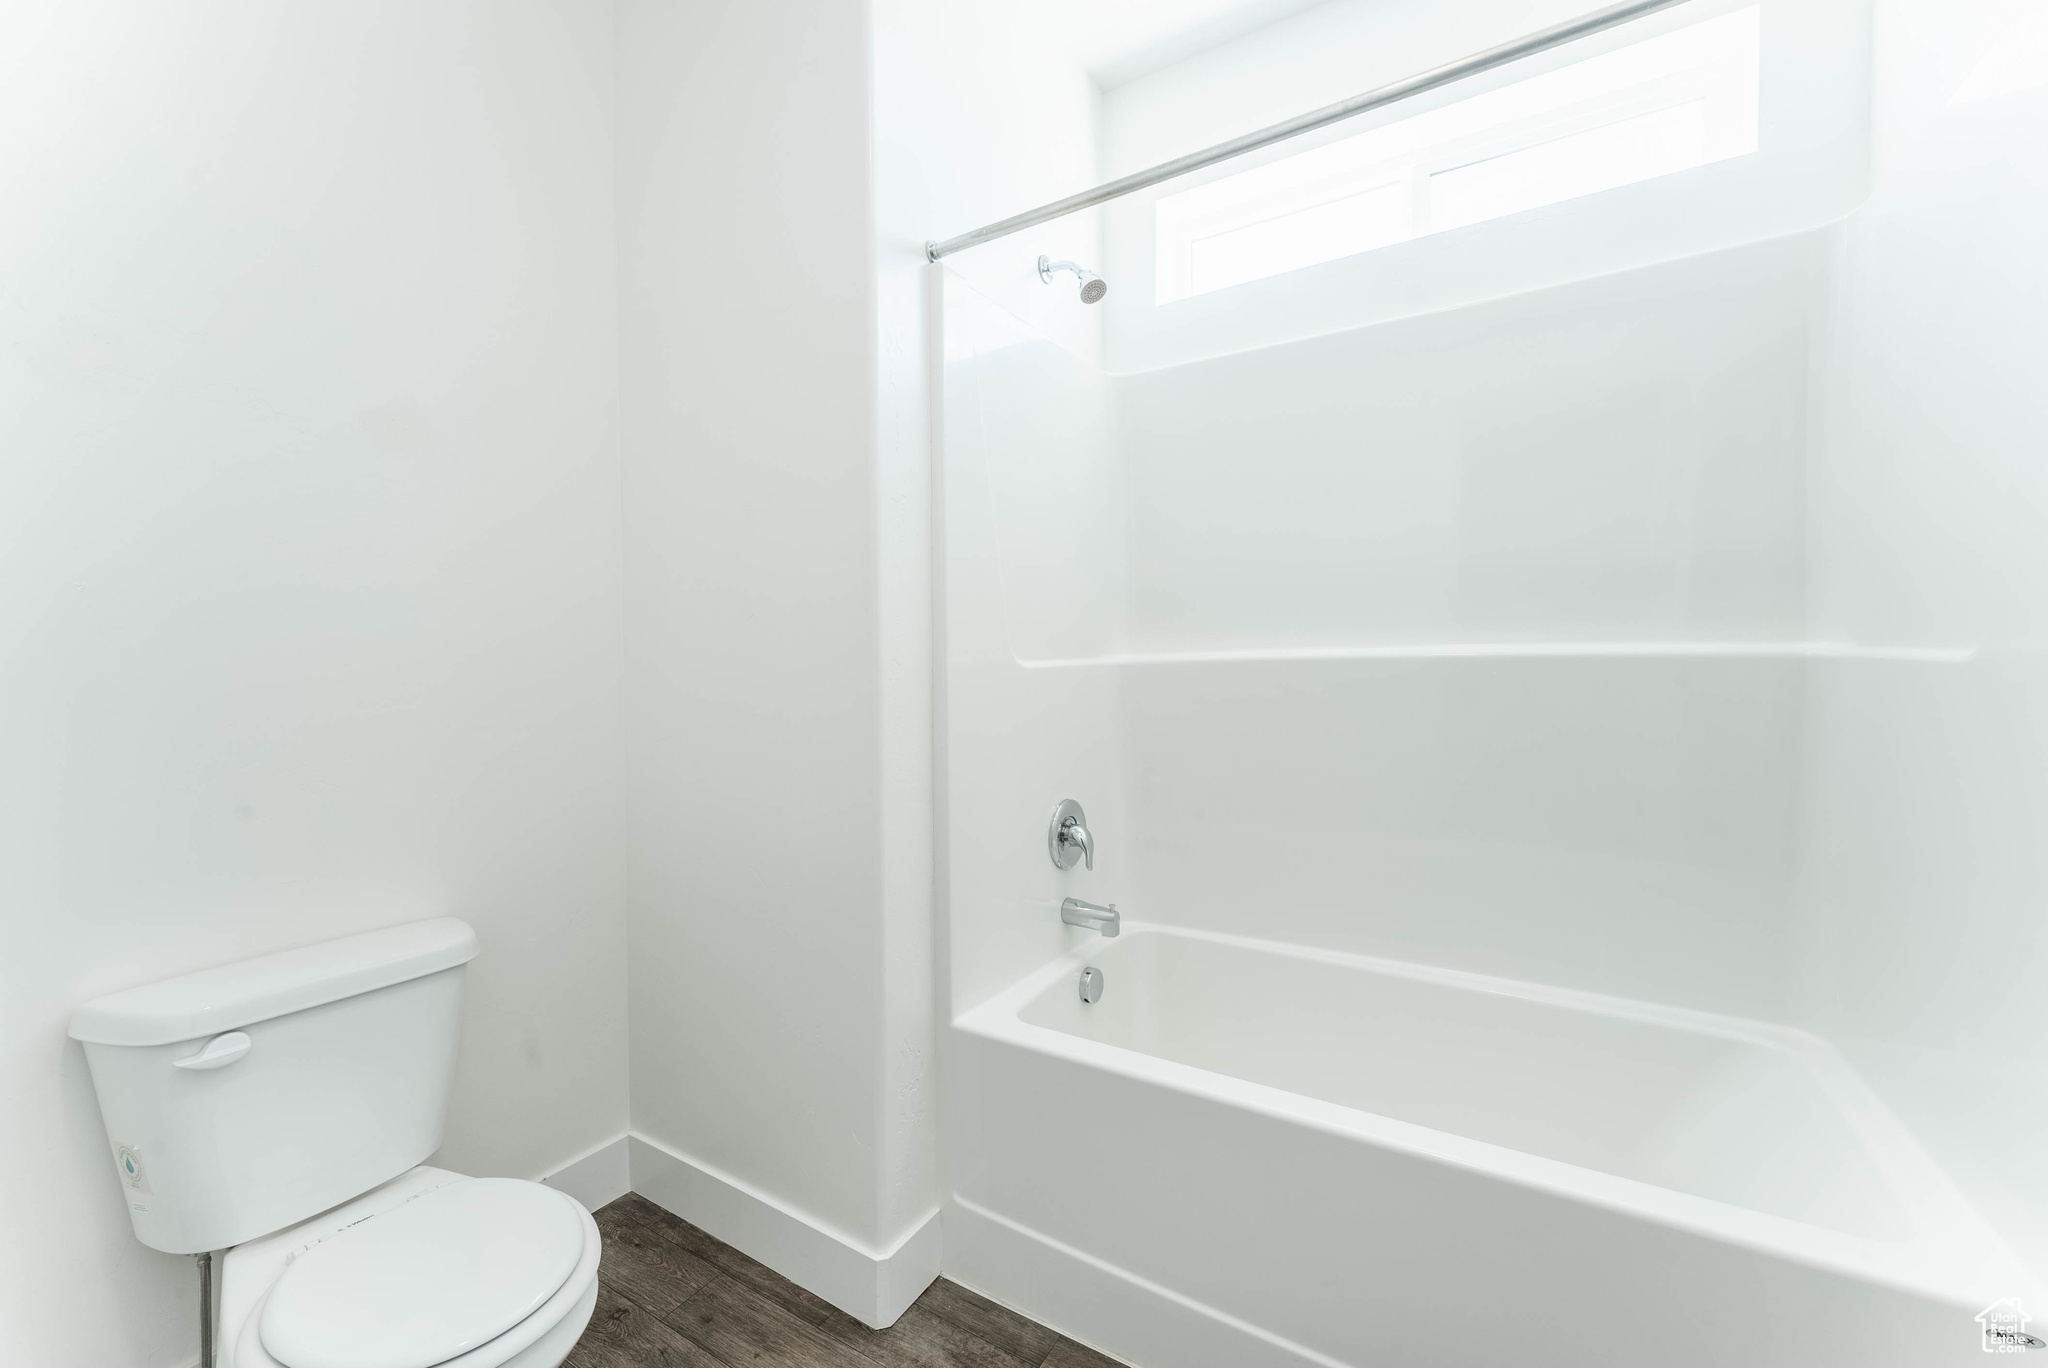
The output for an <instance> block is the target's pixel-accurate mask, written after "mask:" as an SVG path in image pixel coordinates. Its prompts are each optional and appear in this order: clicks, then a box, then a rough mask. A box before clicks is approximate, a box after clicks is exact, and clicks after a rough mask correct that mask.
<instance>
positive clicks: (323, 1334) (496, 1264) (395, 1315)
mask: <svg viewBox="0 0 2048 1368" xmlns="http://www.w3.org/2000/svg"><path fill="white" fill-rule="evenodd" d="M450 1176H452V1175H450ZM599 1252H600V1242H599V1239H598V1233H597V1223H596V1222H595V1221H593V1220H592V1219H591V1218H590V1214H589V1213H588V1212H586V1211H584V1210H583V1208H582V1207H581V1206H580V1205H578V1204H577V1203H576V1202H574V1201H572V1200H571V1199H569V1198H568V1197H566V1196H564V1195H562V1194H561V1193H558V1192H556V1191H554V1190H553V1189H551V1188H546V1187H542V1186H541V1185H540V1184H538V1183H526V1182H520V1181H517V1180H513V1179H502V1178H491V1179H485V1178H471V1179H458V1180H456V1181H454V1182H450V1183H446V1184H443V1185H440V1186H436V1187H432V1188H429V1189H427V1190H426V1191H424V1192H421V1193H419V1194H417V1195H416V1196H414V1197H412V1198H411V1199H409V1200H407V1201H405V1202H404V1203H403V1204H401V1205H399V1206H396V1207H393V1208H390V1209H389V1210H387V1211H383V1212H380V1213H378V1214H377V1215H374V1216H371V1217H367V1218H365V1219H362V1220H360V1221H357V1222H355V1223H353V1224H351V1225H350V1226H349V1227H348V1228H347V1229H345V1230H343V1231H340V1232H338V1233H335V1234H332V1235H330V1236H328V1237H327V1238H326V1239H324V1240H322V1241H320V1242H319V1243H318V1244H317V1245H315V1246H313V1247H310V1248H307V1249H305V1250H304V1251H303V1252H302V1253H301V1254H300V1255H299V1256H297V1257H296V1258H295V1259H294V1260H293V1263H292V1265H291V1266H288V1267H287V1268H286V1269H285V1270H284V1272H283V1274H282V1275H281V1276H279V1277H278V1278H277V1279H276V1281H275V1282H273V1283H272V1284H271V1286H270V1287H269V1288H267V1289H266V1290H265V1291H264V1292H263V1295H262V1298H261V1300H260V1301H258V1302H257V1304H256V1305H255V1306H254V1308H253V1309H252V1310H251V1312H250V1314H249V1316H248V1318H247V1320H246V1321H245V1322H244V1323H243V1325H242V1330H241V1334H240V1335H239V1336H238V1337H237V1340H236V1344H235V1350H234V1357H233V1362H234V1364H235V1368H529V1365H531V1368H553V1366H554V1365H555V1364H558V1363H560V1361H561V1360H562V1358H563V1357H564V1356H566V1355H567V1353H568V1351H569V1349H570V1348H571V1347H572V1346H573V1345H574V1344H575V1342H576V1339H577V1338H578V1337H579V1336H580V1335H581V1334H582V1332H583V1328H584V1326H585V1325H586V1324H587V1323H588V1321H589V1319H590V1314H591V1311H592V1309H593V1308H594V1307H595V1305H596V1301H597V1265H598V1257H599ZM564 1269H566V1270H567V1271H566V1273H565V1272H564V1271H563V1270H564ZM365 1306H372V1307H377V1308H379V1310H378V1311H376V1312H374V1313H372V1314H370V1315H369V1316H368V1317H367V1319H368V1320H369V1322H370V1328H369V1329H368V1330H367V1331H365V1329H364V1328H363V1321H364V1319H365V1316H364V1312H363V1308H364V1307H365ZM351 1313H353V1314H351Z"/></svg>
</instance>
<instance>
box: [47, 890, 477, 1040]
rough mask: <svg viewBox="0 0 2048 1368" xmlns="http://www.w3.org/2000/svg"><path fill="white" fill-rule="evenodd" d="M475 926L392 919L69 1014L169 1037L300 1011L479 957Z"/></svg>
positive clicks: (81, 1033) (88, 1025) (124, 1033)
mask: <svg viewBox="0 0 2048 1368" xmlns="http://www.w3.org/2000/svg"><path fill="white" fill-rule="evenodd" d="M476 953H477V943H476V932H474V931H472V930H470V928H469V923H468V922H464V921H459V920H457V919H456V918H454V917H436V918H434V919H433V920H432V921H421V922H410V923H408V924H406V925H404V926H390V927H386V928H385V929H384V930H382V931H366V932H364V933H363V934H362V935H359V936H343V937H342V938H341V939H339V940H330V941H321V942H320V943H319V944H317V945H302V946H300V947H299V948H298V949H296V950H284V951H280V952H279V953H277V954H275V955H264V956H262V957H261V958H259V959H250V960H241V961H239V962H238V963H235V964H223V965H221V966H220V967H219V968H217V969H201V970H199V971H198V972H197V973H193V974H181V975H179V976H178V977H177V978H173V979H165V980H163V981H162V982H160V983H146V984H144V985H142V986H141V987H140V988H130V989H128V990H127V991H125V992H120V993H113V994H110V995H108V996H106V997H103V998H94V999H93V1000H92V1001H91V1002H88V1003H86V1004H85V1005H84V1006H83V1007H80V1008H79V1009H78V1010H77V1011H76V1012H73V1013H72V1014H71V1038H72V1039H73V1040H82V1041H85V1042H86V1043H88V1044H92V1045H136V1046H142V1045H170V1044H174V1043H176V1042H177V1041H180V1040H191V1039H194V1038H195V1037H198V1036H210V1035H218V1034H219V1033H220V1032H222V1031H232V1030H235V1029H236V1028H237V1027H241V1026H248V1025H251V1024H253V1023H255V1022H258V1021H268V1020H269V1019H270V1018H272V1017H279V1016H283V1015H285V1014H286V1013H287V1012H302V1011H304V1010H305V1009H307V1008H308V1007H318V1006H320V1005H321V1004H322V1003H328V1002H338V1001H340V1000H341V999H342V998H347V997H354V996H356V995H357V994H359V993H367V992H370V991H372V990H373V989H377V988H386V987H389V986H390V985H392V984H394V983H404V982H405V981H406V980H407V979H416V978H423V977H425V976H426V975H428V974H432V973H438V972H439V971H440V970H443V969H452V968H454V967H455V966H456V965H458V964H467V963H469V961H471V960H473V959H475V958H476Z"/></svg>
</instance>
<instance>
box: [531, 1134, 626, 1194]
mask: <svg viewBox="0 0 2048 1368" xmlns="http://www.w3.org/2000/svg"><path fill="white" fill-rule="evenodd" d="M541 1182H543V1183H545V1184H546V1185H547V1186H549V1187H551V1188H553V1189H554V1190H555V1191H557V1192H566V1193H568V1194H569V1195H570V1196H571V1197H574V1198H575V1199H576V1200H577V1201H579V1202H581V1203H583V1206H584V1209H585V1210H587V1211H596V1210H597V1209H598V1208H599V1207H601V1206H604V1205H605V1204H606V1203H608V1202H616V1201H617V1200H618V1199H619V1198H621V1197H623V1196H625V1195H626V1194H627V1193H628V1192H631V1191H632V1190H633V1179H632V1166H631V1161H630V1160H629V1159H628V1157H627V1145H626V1137H625V1136H623V1135H621V1136H620V1137H618V1139H616V1140H607V1141H605V1142H604V1143H603V1144H602V1145H599V1146H598V1147H597V1148H596V1149H594V1150H592V1151H591V1152H590V1153H588V1154H586V1155H584V1156H583V1157H582V1158H580V1159H572V1160H570V1161H569V1162H568V1163H566V1164H564V1165H562V1166H561V1167H560V1168H558V1169H556V1170H555V1171H554V1172H553V1173H550V1174H549V1175H548V1176H547V1177H545V1178H543V1179H541Z"/></svg>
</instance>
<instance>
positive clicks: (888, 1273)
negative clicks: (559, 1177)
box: [626, 1134, 942, 1330]
mask: <svg viewBox="0 0 2048 1368" xmlns="http://www.w3.org/2000/svg"><path fill="white" fill-rule="evenodd" d="M626 1141H627V1146H628V1151H629V1153H630V1155H631V1160H630V1176H631V1179H632V1185H633V1191H635V1192H637V1193H639V1194H640V1195H641V1196H642V1197H645V1198H646V1199H647V1200H648V1201H650V1202H653V1203H654V1204H655V1205H656V1206H659V1207H662V1208H663V1209H665V1210H667V1211H671V1212H673V1213H675V1214H676V1215H678V1216H680V1217H682V1218H683V1219H684V1220H686V1221H688V1222H689V1223H690V1224H692V1225H694V1226H697V1227H699V1228H700V1229H702V1230H705V1231H708V1232H709V1233H711V1234H713V1235H716V1236H717V1237H718V1238H719V1239H721V1240H723V1241H725V1242H726V1243H727V1244H729V1245H731V1246H733V1248H735V1249H738V1250H739V1251H740V1252H742V1253H744V1254H750V1255H752V1256H753V1257H754V1258H756V1259H759V1260H760V1261H761V1262H762V1263H764V1264H767V1265H768V1266H769V1267H770V1268H772V1269H774V1270H775V1271H776V1272H778V1273H780V1274H782V1276H783V1277H785V1278H788V1279H789V1280H790V1281H791V1282H793V1283H796V1284H797V1285H798V1286H799V1287H802V1288H805V1289H806V1290H808V1291H811V1292H814V1293H816V1294H817V1295H818V1296H820V1297H823V1298H824V1299H825V1300H826V1301H828V1302H831V1303H832V1304H833V1305H834V1306H836V1307H838V1308H839V1309H840V1310H841V1311H844V1312H846V1313H847V1314H848V1315H850V1316H852V1317H854V1318H855V1319H856V1320H858V1321H860V1322H861V1323H862V1324H864V1325H868V1326H872V1327H873V1328H875V1329H877V1330H881V1329H885V1328H887V1327H888V1326H890V1325H893V1324H895V1323H896V1318H897V1317H898V1316H900V1315H902V1314H903V1312H904V1311H905V1310H906V1309H907V1308H908V1307H909V1306H910V1304H911V1303H912V1302H914V1301H916V1300H917V1298H918V1296H919V1295H920V1294H921V1293H922V1292H923V1291H924V1290H925V1288H927V1287H929V1286H931V1284H932V1280H933V1279H934V1278H936V1277H938V1276H939V1257H940V1251H941V1247H942V1246H941V1235H940V1221H939V1213H938V1212H937V1211H936V1210H935V1211H933V1212H932V1213H931V1214H930V1215H928V1216H926V1217H925V1218H924V1219H923V1220H922V1221H919V1222H918V1223H917V1224H916V1225H914V1226H912V1227H911V1229H910V1230H909V1231H908V1232H907V1233H906V1234H905V1235H904V1236H903V1237H902V1238H900V1239H898V1240H897V1241H896V1242H895V1243H894V1244H892V1245H890V1246H889V1247H888V1248H886V1249H872V1248H869V1247H868V1246H866V1245H864V1244H862V1243H861V1242H860V1241H858V1240H855V1239H854V1238H853V1237H852V1236H850V1235H847V1234H845V1233H844V1232H842V1231H838V1230H834V1229H833V1228H832V1227H831V1226H829V1225H826V1224H825V1223H824V1222H822V1221H819V1220H817V1219H816V1218H814V1217H811V1216H808V1215H806V1214H805V1213H803V1212H801V1211H798V1210H796V1209H795V1208H794V1207H790V1206H786V1205H784V1204H783V1203H782V1202H780V1201H778V1200H776V1199H775V1198H773V1197H771V1196H769V1195H768V1194H767V1193H765V1192H762V1191H760V1190H759V1189H758V1188H755V1187H753V1186H751V1185H749V1184H747V1183H745V1182H743V1181H741V1180H740V1179H738V1178H735V1177H733V1176H732V1175H730V1174H726V1173H721V1172H719V1171H718V1170H717V1169H714V1168H712V1167H711V1166H710V1165H709V1164H704V1163H700V1162H699V1161H697V1160H695V1159H692V1158H690V1157H688V1156H687V1155H683V1154H679V1153H677V1152H676V1151H675V1150H672V1149H670V1148H668V1147H667V1146H666V1145H663V1144H660V1143H659V1142H657V1141H654V1140H649V1139H647V1138H646V1137H645V1136H642V1135H639V1134H631V1135H628V1136H627V1137H626Z"/></svg>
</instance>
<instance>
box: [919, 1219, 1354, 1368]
mask: <svg viewBox="0 0 2048 1368" xmlns="http://www.w3.org/2000/svg"><path fill="white" fill-rule="evenodd" d="M945 1219H946V1276H947V1277H948V1278H950V1279H952V1280H953V1281H954V1282H957V1283H959V1284H960V1285H961V1286H962V1287H966V1288H968V1289H970V1290H972V1291H975V1292H979V1293H980V1294H981V1295H983V1296H985V1297H987V1298H989V1299H990V1300H991V1301H997V1302H1001V1303H1002V1304H1003V1305H1005V1306H1008V1307H1010V1308H1011V1309H1012V1310H1015V1311H1018V1312H1020V1313H1022V1314H1023V1315H1026V1316H1029V1317H1031V1318H1032V1319H1033V1320H1035V1321H1038V1322H1039V1323H1040V1324H1042V1325H1048V1326H1051V1327H1052V1328H1053V1329H1055V1330H1057V1331H1059V1332H1060V1333H1061V1334H1063V1335H1066V1336H1067V1337H1069V1338H1070V1339H1077V1340H1079V1341H1081V1342H1082V1343H1083V1344H1086V1345H1088V1346H1090V1347H1091V1348H1094V1349H1097V1350H1100V1351H1101V1352H1102V1353H1105V1354H1108V1355H1110V1356H1111V1357H1113V1358H1118V1359H1122V1360H1123V1361H1124V1362H1126V1363H1171V1364H1174V1365H1176V1368H1346V1365H1345V1364H1343V1363H1341V1362H1339V1361H1338V1360H1336V1359H1333V1358H1331V1357H1329V1356H1328V1355H1327V1354H1321V1353H1318V1352H1316V1351H1315V1350H1313V1349H1310V1348H1309V1347H1307V1346H1306V1345H1301V1344H1296V1343H1294V1342H1293V1341H1291V1340H1288V1339H1284V1338H1282V1337H1281V1336H1279V1335H1275V1334H1272V1333H1270V1332H1269V1331H1266V1330H1262V1329H1260V1328H1259V1327H1258V1326H1255V1325H1252V1324H1250V1323H1249V1322H1247V1321H1243V1320H1240V1319H1239V1318H1237V1317H1236V1316H1233V1315H1230V1314H1228V1313H1227V1312H1224V1311H1219V1310H1217V1309H1216V1308H1215V1307H1213V1306H1208V1305H1206V1304H1204V1303H1202V1302H1198V1301H1196V1300H1195V1299H1194V1298H1192V1297H1187V1296H1183V1295H1182V1294H1180V1293H1178V1292H1175V1291H1173V1290H1172V1289H1171V1288H1167V1287H1162V1286H1160V1285H1159V1284H1158V1283H1155V1282H1152V1281H1151V1280H1150V1279H1147V1278H1143V1277H1140V1276H1139V1275H1137V1274H1135V1273H1132V1272H1130V1271H1128V1270H1126V1269H1122V1268H1119V1267H1117V1266H1116V1265H1115V1264H1112V1263H1108V1262H1105V1261H1104V1260H1101V1259H1098V1258H1096V1257H1095V1256H1093V1255H1092V1254H1085V1253H1083V1252H1082V1251H1080V1250H1078V1249H1075V1248H1073V1247H1072V1246H1071V1245H1067V1244H1064V1243H1062V1242H1061V1241H1059V1240H1056V1239H1054V1238H1053V1237H1052V1236H1050V1235H1046V1234H1044V1233H1042V1232H1040V1231H1036V1230H1033V1229H1031V1228H1030V1227H1028V1226H1025V1225H1021V1224H1019V1223H1018V1222H1016V1221H1013V1220H1011V1219H1009V1218H1008V1217H1007V1216H1003V1215H1000V1214H998V1213H997V1212H994V1211H990V1210H988V1209H987V1208H986V1207H982V1206H979V1205H977V1204H975V1203H973V1202H970V1201H967V1200H965V1199H963V1198H960V1197H958V1196H956V1197H955V1198H954V1199H953V1201H952V1202H951V1203H950V1204H949V1205H948V1206H947V1207H946V1213H945Z"/></svg>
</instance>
